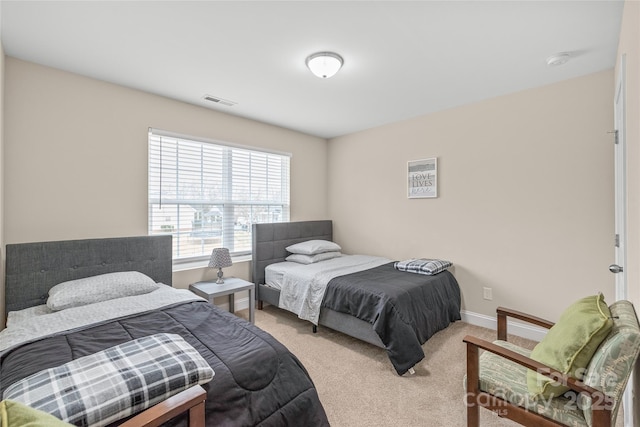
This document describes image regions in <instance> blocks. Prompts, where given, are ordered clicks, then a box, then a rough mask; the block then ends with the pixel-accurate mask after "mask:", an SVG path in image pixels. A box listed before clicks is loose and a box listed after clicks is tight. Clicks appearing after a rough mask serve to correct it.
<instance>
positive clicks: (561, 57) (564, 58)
mask: <svg viewBox="0 0 640 427" xmlns="http://www.w3.org/2000/svg"><path fill="white" fill-rule="evenodd" d="M570 58H571V55H570V54H569V53H567V52H561V53H556V54H555V55H551V56H550V57H548V58H547V65H548V66H549V67H557V66H558V65H562V64H566V63H567V62H569V59H570Z"/></svg>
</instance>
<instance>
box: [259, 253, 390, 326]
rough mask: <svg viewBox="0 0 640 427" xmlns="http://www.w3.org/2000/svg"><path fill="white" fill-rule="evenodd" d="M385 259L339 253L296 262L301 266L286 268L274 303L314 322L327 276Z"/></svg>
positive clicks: (375, 263) (382, 261) (360, 267)
mask: <svg viewBox="0 0 640 427" xmlns="http://www.w3.org/2000/svg"><path fill="white" fill-rule="evenodd" d="M389 262H391V260H390V259H387V258H382V257H377V256H369V255H343V256H341V257H338V258H333V259H328V260H326V261H320V262H317V263H314V264H308V265H304V264H300V265H301V267H298V268H288V267H286V271H285V274H283V277H282V282H281V289H280V300H279V302H278V306H279V307H280V308H284V309H286V310H289V311H291V312H293V313H296V314H297V315H298V317H299V318H300V319H303V320H308V321H310V322H312V323H313V324H314V325H317V324H318V319H319V317H320V305H321V304H322V299H323V298H324V293H325V290H326V288H327V284H328V283H329V281H330V280H331V279H333V278H334V277H337V276H342V275H345V274H350V273H356V272H358V271H363V270H367V269H370V268H375V267H378V266H381V265H383V264H387V263H389ZM276 270H277V269H276ZM280 271H282V270H280ZM265 278H266V275H265ZM265 281H266V280H265Z"/></svg>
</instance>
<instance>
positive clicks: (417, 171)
mask: <svg viewBox="0 0 640 427" xmlns="http://www.w3.org/2000/svg"><path fill="white" fill-rule="evenodd" d="M407 185H408V187H407V188H408V191H407V193H408V194H407V195H408V197H409V198H410V199H420V198H429V197H438V158H437V157H433V158H431V159H423V160H412V161H409V162H408V163H407Z"/></svg>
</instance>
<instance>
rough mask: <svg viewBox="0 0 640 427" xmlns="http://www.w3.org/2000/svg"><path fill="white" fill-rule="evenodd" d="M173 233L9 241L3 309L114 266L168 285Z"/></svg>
mask: <svg viewBox="0 0 640 427" xmlns="http://www.w3.org/2000/svg"><path fill="white" fill-rule="evenodd" d="M172 256H173V255H172V243H171V236H170V235H166V236H140V237H118V238H105V239H85V240H63V241H54V242H38V243H18V244H8V245H7V249H6V258H7V264H6V277H5V279H6V280H5V310H6V311H5V313H8V312H9V311H14V310H21V309H24V308H28V307H33V306H36V305H40V304H44V303H45V302H46V301H47V297H48V292H49V289H51V288H52V287H53V286H55V285H57V284H58V283H61V282H65V281H67V280H75V279H80V278H83V277H89V276H95V275H97V274H104V273H113V272H117V271H139V272H141V273H144V274H146V275H147V276H149V277H151V278H152V279H154V280H155V281H156V282H161V283H164V284H165V285H169V286H171V272H172Z"/></svg>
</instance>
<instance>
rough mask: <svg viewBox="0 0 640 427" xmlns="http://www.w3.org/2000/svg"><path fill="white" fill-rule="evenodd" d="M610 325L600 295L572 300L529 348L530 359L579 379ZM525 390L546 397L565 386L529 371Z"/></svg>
mask: <svg viewBox="0 0 640 427" xmlns="http://www.w3.org/2000/svg"><path fill="white" fill-rule="evenodd" d="M612 327H613V321H612V320H611V313H610V312H609V307H608V306H607V304H606V303H605V302H604V297H603V296H602V294H598V295H592V296H589V297H586V298H582V299H581V300H578V301H576V302H575V303H573V304H572V305H571V306H569V308H567V309H566V310H565V311H564V313H562V315H561V316H560V319H559V320H558V323H556V324H555V325H553V327H552V328H551V329H549V332H548V333H547V335H546V336H545V337H544V338H543V339H542V341H540V342H539V343H538V344H537V345H536V346H535V348H534V349H533V351H532V352H531V358H532V359H533V360H536V361H538V362H540V363H543V364H545V365H547V366H549V367H552V368H554V369H556V370H557V371H559V372H561V373H563V374H566V375H567V376H570V377H573V378H577V379H582V378H583V377H584V373H585V372H586V369H585V368H586V367H587V365H588V364H589V362H590V361H591V357H592V356H593V354H594V353H595V351H596V350H597V349H598V346H599V345H600V343H601V342H602V341H603V340H604V339H605V338H606V337H607V335H609V331H610V330H611V328H612ZM527 386H528V389H529V393H530V394H533V395H535V396H538V397H540V396H541V397H543V398H545V399H548V398H550V397H553V396H560V395H562V394H563V393H565V392H566V391H567V390H569V387H568V386H566V385H564V384H561V383H559V382H555V381H554V380H552V379H551V378H549V377H545V376H544V375H539V374H538V373H536V372H534V371H532V370H529V371H528V372H527Z"/></svg>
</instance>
